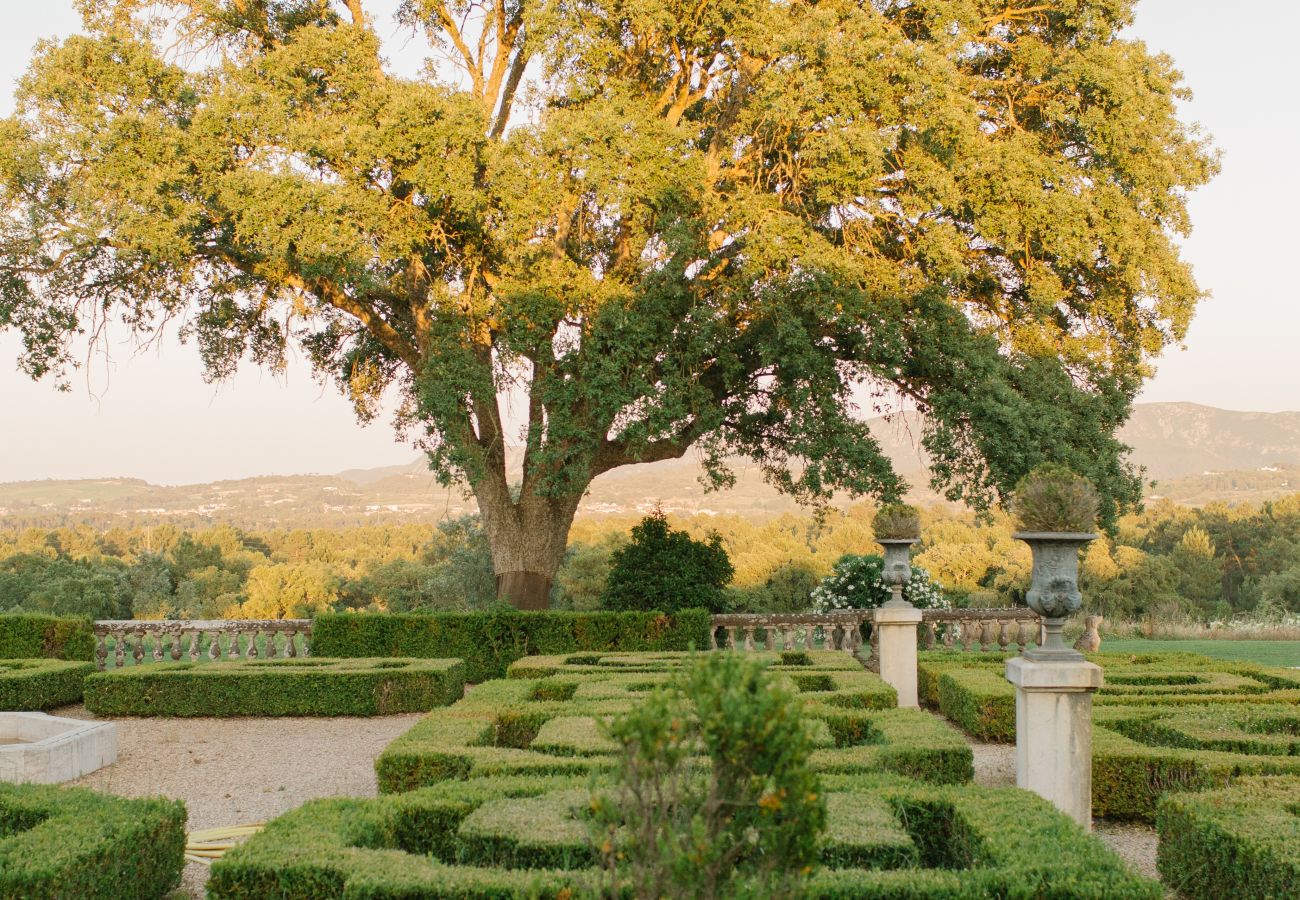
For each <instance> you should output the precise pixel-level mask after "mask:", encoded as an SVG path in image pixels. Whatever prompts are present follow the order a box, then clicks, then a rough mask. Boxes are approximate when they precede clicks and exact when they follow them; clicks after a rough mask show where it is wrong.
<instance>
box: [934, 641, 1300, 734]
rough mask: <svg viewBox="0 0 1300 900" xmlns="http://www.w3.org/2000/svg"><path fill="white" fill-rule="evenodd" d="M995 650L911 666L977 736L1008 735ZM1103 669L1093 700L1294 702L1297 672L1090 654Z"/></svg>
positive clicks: (1009, 706)
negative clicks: (1101, 683)
mask: <svg viewBox="0 0 1300 900" xmlns="http://www.w3.org/2000/svg"><path fill="white" fill-rule="evenodd" d="M1008 658H1009V657H1007V656H1004V655H1002V654H978V655H977V654H968V653H963V654H956V653H922V654H921V657H920V663H919V665H918V668H917V688H918V693H919V694H920V697H921V702H922V703H924V704H925V705H927V706H931V707H933V708H936V709H938V710H939V712H941V713H943V714H944V715H945V716H946V717H947V718H949V719H951V720H952V721H953V722H955V723H956V724H958V725H960V726H961V727H962V728H963V729H965V730H966V731H967V732H968V733H970V734H971V736H973V737H975V738H977V739H979V740H982V741H993V742H1005V743H1010V742H1013V741H1015V739H1016V693H1015V687H1013V686H1012V684H1011V683H1010V682H1009V681H1007V680H1006V678H1005V676H1004V670H1005V667H1006V660H1007V659H1008ZM1089 659H1090V660H1091V661H1092V662H1095V663H1097V664H1098V665H1100V666H1101V667H1102V668H1103V669H1104V670H1105V684H1104V685H1103V686H1102V688H1101V690H1100V691H1098V692H1097V694H1096V696H1095V698H1094V701H1093V702H1094V704H1095V705H1096V706H1099V707H1100V706H1106V707H1110V706H1117V707H1123V706H1135V707H1138V706H1140V707H1147V706H1163V707H1177V706H1206V705H1210V704H1214V705H1219V704H1232V705H1239V704H1240V705H1250V704H1259V703H1300V673H1297V672H1294V671H1292V670H1289V669H1281V668H1271V667H1268V666H1257V665H1252V664H1250V663H1238V662H1229V661H1225V660H1217V659H1211V658H1210V657H1207V656H1199V655H1197V654H1193V653H1177V654H1174V653H1170V654H1151V655H1145V656H1132V655H1128V654H1118V653H1115V654H1105V653H1100V654H1094V655H1091V656H1089Z"/></svg>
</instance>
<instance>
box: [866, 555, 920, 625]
mask: <svg viewBox="0 0 1300 900" xmlns="http://www.w3.org/2000/svg"><path fill="white" fill-rule="evenodd" d="M919 540H920V538H878V539H877V540H876V543H877V544H879V545H880V546H881V547H884V548H885V565H884V571H883V573H882V575H883V577H884V580H885V584H887V585H889V590H890V592H891V593H892V594H893V597H891V598H890V599H889V601H888V602H886V603H885V606H886V607H887V608H890V609H910V608H911V607H912V604H911V603H909V602H907V601H906V600H904V599H903V585H905V584H907V582H908V581H909V580H911V578H912V545H913V544H915V543H916V542H917V541H919Z"/></svg>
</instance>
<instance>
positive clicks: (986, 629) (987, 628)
mask: <svg viewBox="0 0 1300 900" xmlns="http://www.w3.org/2000/svg"><path fill="white" fill-rule="evenodd" d="M979 641H980V653H987V652H988V649H989V647H990V646H992V644H993V623H992V622H990V621H987V620H985V621H983V622H980V630H979Z"/></svg>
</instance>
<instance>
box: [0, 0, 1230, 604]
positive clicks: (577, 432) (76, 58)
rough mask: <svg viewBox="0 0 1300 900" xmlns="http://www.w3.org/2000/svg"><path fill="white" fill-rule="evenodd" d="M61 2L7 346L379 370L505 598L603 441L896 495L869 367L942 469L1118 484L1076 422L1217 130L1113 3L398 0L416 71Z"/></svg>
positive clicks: (802, 492) (33, 356) (207, 7)
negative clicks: (169, 336) (1190, 106)
mask: <svg viewBox="0 0 1300 900" xmlns="http://www.w3.org/2000/svg"><path fill="white" fill-rule="evenodd" d="M79 2H80V5H81V7H82V8H83V13H84V20H85V29H84V30H85V33H84V34H82V35H79V36H75V37H72V38H70V39H68V40H66V41H63V42H62V43H47V44H43V45H41V46H40V47H39V48H38V49H37V51H36V55H35V59H34V60H33V62H32V65H31V69H30V72H29V74H28V75H27V77H26V79H25V80H24V81H23V83H22V86H21V90H20V93H19V97H18V111H17V113H16V114H15V115H14V116H13V117H12V118H10V119H9V120H7V121H4V122H3V123H2V124H0V204H2V205H3V216H2V218H0V267H2V268H0V326H10V327H13V328H16V329H18V330H19V331H20V332H21V334H22V337H23V341H24V352H23V355H22V358H21V361H20V365H21V366H22V368H23V369H24V370H25V371H26V372H28V373H30V374H31V375H32V376H34V377H43V376H50V377H52V378H54V379H56V380H62V379H64V377H65V376H66V374H67V371H68V367H69V366H70V365H72V364H73V363H74V360H75V359H76V358H77V355H78V348H79V347H82V346H83V345H84V341H85V340H86V339H87V338H89V339H90V340H96V339H101V338H102V336H103V335H104V334H105V333H107V331H106V330H107V329H111V328H114V327H122V326H125V327H126V328H128V329H131V330H132V331H134V332H135V333H136V334H137V335H138V336H139V337H141V338H142V339H148V338H149V337H151V336H153V335H155V334H156V333H157V332H158V331H159V330H160V329H162V328H163V327H164V326H165V325H166V324H167V323H168V322H169V321H175V322H177V323H179V326H180V328H181V329H182V333H183V335H185V336H187V337H189V338H192V339H193V340H194V342H195V343H196V344H197V346H198V348H199V351H200V353H201V354H202V356H203V360H204V362H205V363H206V365H207V369H208V371H209V373H210V374H211V376H212V377H214V378H220V377H222V376H224V375H226V374H228V373H230V372H231V371H232V369H233V368H234V366H235V365H236V363H237V362H238V361H239V360H240V359H241V358H251V359H252V360H254V361H256V362H257V363H261V364H265V365H269V366H273V367H274V366H279V365H282V364H283V361H284V358H285V353H286V350H287V348H288V347H289V346H290V345H291V344H296V345H298V346H300V347H302V348H305V351H306V353H307V354H308V356H309V358H310V360H311V361H312V363H313V364H314V366H315V367H316V369H317V371H319V372H320V373H322V375H324V376H326V377H331V378H334V379H336V380H337V382H338V385H339V386H340V388H341V389H342V390H343V391H344V392H346V394H347V395H348V396H349V397H350V398H351V399H352V400H353V401H354V402H355V405H356V409H357V411H358V413H359V414H360V415H361V416H362V417H363V418H364V417H367V416H372V415H374V414H375V411H376V408H377V406H378V401H379V399H380V398H381V396H383V395H385V392H386V391H388V390H389V389H392V390H395V391H397V392H399V393H400V396H401V398H402V400H403V402H402V406H401V412H400V414H399V420H400V421H399V424H402V425H404V426H406V427H408V428H415V429H417V433H418V434H419V435H420V437H421V440H422V444H423V446H424V448H425V449H426V450H427V452H428V455H429V460H430V463H431V465H432V467H433V469H434V470H435V471H436V472H437V473H438V474H439V475H440V476H442V477H443V478H444V479H446V480H447V481H449V482H450V481H457V480H460V481H463V482H464V483H467V484H468V485H469V486H470V488H471V489H472V491H473V493H474V495H475V497H476V498H477V500H478V504H479V508H480V510H481V512H482V516H483V521H484V524H485V527H486V529H487V531H488V534H489V536H490V539H491V544H492V553H493V558H494V563H495V567H496V571H497V573H498V581H499V585H500V588H501V591H502V593H503V595H505V596H509V597H510V598H511V599H512V600H514V601H515V602H516V603H518V604H519V605H522V606H526V607H535V606H543V605H545V604H546V602H547V599H546V598H547V593H548V588H549V584H550V581H551V578H552V576H553V575H554V573H555V571H556V569H557V567H558V565H559V563H560V561H561V557H562V555H563V552H564V546H565V541H566V536H567V533H568V530H569V526H570V524H571V522H572V518H573V515H574V511H575V509H576V507H577V504H578V501H579V499H580V497H581V496H582V495H583V493H584V491H585V490H586V489H587V487H588V485H589V484H590V483H591V481H592V479H593V478H595V477H596V476H597V475H600V474H601V473H603V472H607V471H609V470H611V469H614V468H616V467H618V466H624V465H629V464H633V463H638V462H643V461H651V460H663V459H669V458H674V457H679V456H681V455H682V454H683V453H685V452H686V451H687V449H688V448H690V447H692V446H695V447H699V448H701V450H702V457H703V458H704V460H705V462H706V468H707V472H708V473H709V476H710V477H711V478H712V479H713V480H714V481H715V482H716V483H718V484H719V485H721V484H725V483H726V482H727V479H728V477H729V472H728V470H727V467H726V460H727V459H728V458H730V457H733V456H734V455H742V456H745V457H748V458H750V459H752V460H754V461H756V462H757V464H758V465H759V466H761V468H762V470H763V471H764V472H765V473H766V475H767V476H768V477H769V478H770V479H771V480H772V481H773V482H774V483H775V484H776V485H777V486H778V487H780V488H782V489H784V490H785V491H788V492H790V493H792V494H794V495H796V496H798V497H800V498H802V499H805V500H808V501H813V502H816V501H817V500H819V499H823V498H825V497H827V496H828V495H829V494H830V492H832V491H833V490H836V489H844V490H848V491H851V492H866V493H872V494H875V495H878V496H882V497H893V496H896V495H897V494H899V492H900V491H901V490H903V489H904V487H905V485H904V484H903V483H902V482H901V481H900V479H899V478H898V476H897V475H896V474H895V473H894V471H893V470H892V468H891V466H890V464H889V462H888V460H887V459H886V458H884V456H883V455H882V454H881V452H880V450H879V447H878V445H877V443H876V442H875V441H874V440H873V439H872V437H871V434H870V432H869V430H868V429H867V427H866V425H865V424H864V415H863V412H864V411H865V410H860V409H859V406H866V407H869V406H871V405H872V404H873V401H875V400H877V399H883V400H884V401H898V400H902V401H904V402H905V403H907V404H910V405H912V406H914V407H915V408H916V409H918V410H919V411H920V412H922V413H923V414H924V417H925V421H926V426H925V431H924V434H923V436H922V440H923V443H924V446H925V448H926V449H927V451H928V452H929V454H930V456H931V457H932V459H933V461H934V465H933V474H934V479H935V483H936V485H937V486H939V487H941V488H942V489H944V490H945V491H947V492H948V494H949V495H950V496H952V497H953V498H962V499H966V500H968V501H970V502H972V503H974V504H975V505H977V506H978V505H981V504H986V503H988V502H990V501H993V500H996V499H998V497H999V495H1000V494H1001V493H1002V492H1004V491H1006V490H1007V489H1008V488H1009V486H1010V485H1012V484H1014V482H1015V480H1016V479H1017V477H1018V476H1020V475H1022V474H1023V473H1024V472H1026V471H1027V470H1028V469H1029V468H1031V467H1032V466H1034V465H1035V464H1037V463H1039V462H1042V461H1044V460H1054V461H1058V462H1062V463H1065V464H1067V465H1070V466H1072V467H1074V468H1075V469H1078V470H1079V471H1082V472H1085V473H1086V474H1088V475H1090V476H1091V477H1092V478H1093V479H1094V480H1095V481H1096V482H1097V484H1098V485H1099V487H1100V488H1101V490H1102V492H1103V493H1104V495H1105V496H1106V498H1107V509H1106V512H1107V515H1112V516H1113V515H1114V512H1115V510H1116V509H1118V508H1122V507H1123V506H1124V505H1126V504H1129V503H1132V502H1134V501H1135V500H1136V499H1137V498H1138V496H1139V486H1140V485H1139V481H1138V478H1137V474H1136V473H1135V472H1134V471H1133V470H1132V469H1131V468H1130V467H1129V466H1128V465H1127V464H1126V463H1125V462H1124V456H1123V453H1124V449H1125V448H1123V447H1122V446H1121V445H1120V444H1118V443H1117V442H1116V440H1115V439H1114V436H1113V435H1114V431H1115V429H1116V427H1117V426H1118V425H1119V424H1121V423H1122V422H1123V421H1124V419H1125V417H1126V416H1127V414H1128V411H1129V408H1130V405H1131V401H1132V398H1133V396H1134V394H1135V392H1136V391H1137V389H1138V387H1139V385H1140V383H1141V380H1142V378H1143V377H1144V376H1145V375H1146V374H1148V364H1149V360H1150V359H1151V358H1152V356H1153V355H1154V354H1156V353H1158V352H1159V351H1160V350H1161V349H1162V348H1163V347H1165V346H1166V345H1168V344H1169V343H1171V342H1176V341H1177V340H1179V339H1180V338H1181V337H1182V335H1183V334H1184V331H1185V329H1186V327H1187V324H1188V321H1189V318H1190V317H1191V315H1192V311H1193V308H1194V306H1195V303H1196V300H1197V297H1198V291H1197V288H1196V285H1195V284H1194V282H1193V280H1192V277H1191V274H1190V272H1189V269H1188V267H1187V266H1186V265H1185V263H1184V262H1182V261H1181V260H1180V258H1179V254H1178V251H1177V248H1176V246H1175V244H1174V239H1175V238H1176V236H1177V235H1178V234H1179V233H1183V232H1185V231H1186V230H1187V228H1188V221H1187V211H1186V206H1185V201H1186V193H1187V191H1188V190H1189V189H1191V188H1193V187H1195V186H1197V185H1199V184H1201V183H1202V182H1204V181H1205V180H1206V179H1207V178H1208V177H1209V176H1210V175H1211V174H1212V173H1213V170H1214V166H1215V161H1214V157H1213V154H1212V152H1211V151H1210V150H1209V149H1208V148H1207V146H1206V144H1205V143H1204V141H1203V140H1202V139H1201V138H1200V137H1198V135H1197V134H1196V133H1195V131H1194V130H1192V129H1189V128H1188V127H1186V126H1185V125H1183V124H1181V123H1180V122H1179V120H1178V118H1177V110H1176V103H1177V99H1178V97H1179V96H1180V95H1181V92H1182V88H1181V87H1180V80H1179V75H1178V73H1177V72H1176V71H1175V70H1174V68H1173V65H1172V63H1171V61H1170V60H1169V59H1168V58H1166V57H1163V56H1158V55H1153V54H1152V53H1150V52H1148V51H1147V49H1146V48H1145V47H1144V46H1143V45H1142V44H1141V43H1138V42H1136V41H1133V40H1128V39H1126V38H1124V37H1122V36H1121V35H1120V31H1121V29H1122V28H1123V27H1124V26H1125V25H1127V24H1128V23H1129V22H1130V20H1131V16H1132V12H1131V6H1132V3H1131V0H1054V2H1051V3H1040V2H1035V0H997V2H993V0H472V2H467V0H405V2H404V3H403V4H402V7H401V11H400V18H401V20H402V23H403V24H404V25H405V26H406V27H408V28H409V29H411V30H412V32H413V33H414V34H416V35H419V36H422V38H423V39H427V41H428V43H429V45H430V47H431V55H432V62H431V64H430V65H429V66H428V68H427V74H426V75H425V76H424V77H421V78H405V77H398V76H397V75H395V74H393V72H392V71H391V68H390V67H388V65H387V64H386V61H385V59H384V57H383V56H382V48H381V43H380V40H379V38H378V36H377V34H376V31H375V28H376V24H375V23H374V22H373V21H372V20H371V18H370V16H371V15H372V14H373V13H372V11H371V10H368V9H367V0H346V2H330V0H186V2H180V0H171V2H154V0H79ZM391 27H392V26H391V25H386V26H385V29H386V30H391ZM510 396H513V397H518V398H526V399H522V400H521V401H520V403H519V405H520V406H521V407H526V413H523V412H521V413H520V415H518V416H517V417H515V418H512V417H511V416H510V415H508V414H504V413H503V409H504V408H505V403H504V400H503V398H505V397H510ZM515 445H519V446H522V453H523V469H522V479H521V480H518V481H513V480H512V479H511V477H510V476H509V475H508V473H507V465H506V451H507V447H511V446H515Z"/></svg>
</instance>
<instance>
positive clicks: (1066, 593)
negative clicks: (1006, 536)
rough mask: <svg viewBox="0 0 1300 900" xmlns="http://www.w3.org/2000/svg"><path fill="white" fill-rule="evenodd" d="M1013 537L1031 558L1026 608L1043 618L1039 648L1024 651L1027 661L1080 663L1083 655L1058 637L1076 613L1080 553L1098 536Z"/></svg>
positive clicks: (1035, 533)
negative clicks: (1041, 642)
mask: <svg viewBox="0 0 1300 900" xmlns="http://www.w3.org/2000/svg"><path fill="white" fill-rule="evenodd" d="M1014 537H1015V538H1016V540H1020V541H1024V542H1025V543H1026V544H1028V545H1029V549H1030V551H1031V552H1032V553H1033V555H1034V568H1033V573H1032V575H1031V576H1030V583H1029V592H1028V594H1027V595H1026V596H1025V599H1026V601H1028V603H1029V608H1030V609H1032V610H1033V611H1034V612H1036V613H1038V614H1039V615H1040V616H1042V617H1043V631H1044V633H1045V637H1044V639H1043V644H1042V646H1041V647H1035V648H1031V649H1028V650H1026V651H1025V652H1024V654H1023V655H1024V657H1025V658H1026V659H1033V660H1039V661H1043V662H1050V661H1057V660H1062V661H1064V660H1069V661H1075V660H1082V659H1083V654H1081V653H1079V651H1077V650H1074V649H1072V648H1070V647H1067V646H1066V644H1065V641H1064V640H1063V639H1062V637H1061V630H1062V629H1063V628H1064V627H1065V620H1066V619H1068V618H1069V617H1070V616H1072V615H1074V614H1075V613H1077V612H1078V611H1079V607H1080V606H1082V605H1083V594H1081V593H1079V551H1080V550H1082V549H1083V548H1084V547H1086V546H1087V545H1088V544H1089V543H1090V542H1091V541H1094V540H1096V538H1097V535H1095V534H1088V533H1085V532H1069V531H1020V532H1017V533H1016V534H1015V535H1014Z"/></svg>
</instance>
